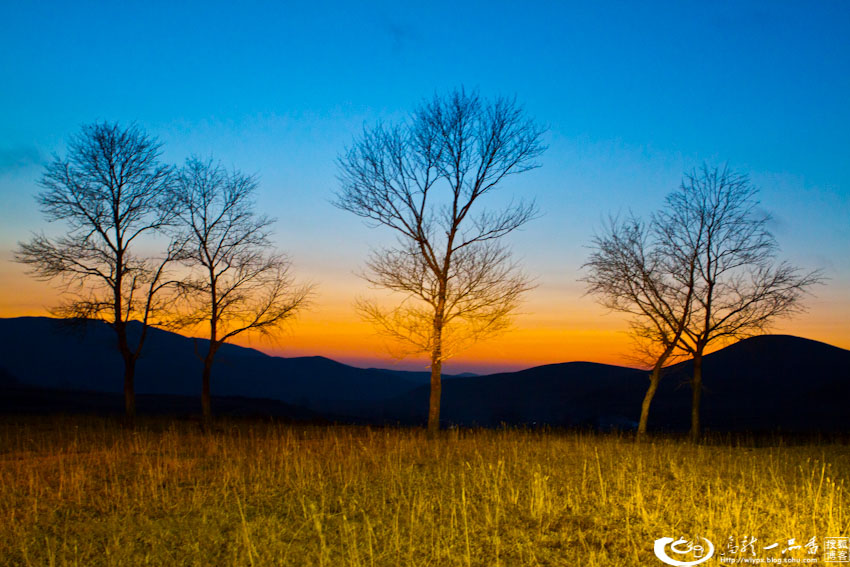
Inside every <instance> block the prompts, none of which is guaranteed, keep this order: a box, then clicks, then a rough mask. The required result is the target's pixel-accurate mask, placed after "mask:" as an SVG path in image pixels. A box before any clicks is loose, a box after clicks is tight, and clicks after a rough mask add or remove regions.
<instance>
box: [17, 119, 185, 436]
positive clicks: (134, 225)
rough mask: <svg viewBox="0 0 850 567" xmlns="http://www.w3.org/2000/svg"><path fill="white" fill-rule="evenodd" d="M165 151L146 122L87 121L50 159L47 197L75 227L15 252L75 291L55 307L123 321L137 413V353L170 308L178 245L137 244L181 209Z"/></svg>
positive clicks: (44, 181) (120, 327) (127, 376)
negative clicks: (164, 296)
mask: <svg viewBox="0 0 850 567" xmlns="http://www.w3.org/2000/svg"><path fill="white" fill-rule="evenodd" d="M159 155H160V144H159V143H158V142H157V141H156V140H155V139H153V138H150V137H149V136H147V135H146V134H145V132H143V131H142V130H141V129H140V128H138V127H136V126H131V127H130V128H126V129H124V128H121V127H120V126H119V125H117V124H110V123H97V124H91V125H87V126H84V127H83V128H82V131H81V132H80V133H79V134H78V135H77V136H75V137H74V138H72V140H71V142H70V143H69V146H68V157H67V158H66V159H61V158H59V157H58V156H57V157H55V158H54V159H53V161H52V162H51V163H50V164H49V165H47V167H46V170H45V173H44V175H43V176H42V178H41V186H42V187H43V188H44V191H43V192H41V193H39V195H38V197H37V199H38V203H39V205H40V206H41V210H42V212H43V214H44V215H45V217H46V218H47V220H48V221H62V222H64V223H65V224H66V225H67V226H68V232H67V233H66V234H65V235H64V236H62V237H58V238H51V237H48V236H45V235H44V234H39V235H34V236H33V237H32V239H31V240H30V241H29V242H27V243H19V246H18V249H17V251H16V254H15V258H16V260H17V261H18V262H21V263H23V264H26V265H27V266H29V268H30V273H31V274H33V275H34V276H35V277H37V278H40V279H44V280H54V279H58V280H60V281H61V282H62V283H63V285H64V289H65V291H66V293H67V294H68V295H69V297H70V298H69V299H68V300H67V301H66V302H65V303H64V304H63V305H61V306H60V307H58V308H56V309H55V310H54V313H55V314H57V315H60V316H63V317H68V318H96V319H102V320H104V321H107V322H108V323H109V324H110V325H111V326H112V328H113V329H114V330H115V333H116V336H117V339H118V341H117V342H118V350H119V352H120V353H121V357H122V359H123V360H124V403H125V409H126V415H127V418H128V420H130V421H132V419H133V418H134V416H135V390H134V376H135V367H136V361H137V360H138V358H139V355H140V354H141V351H142V346H143V345H144V342H145V337H146V333H147V329H148V324H149V322H151V317H153V316H154V315H155V313H156V312H157V309H158V307H160V305H159V304H158V300H157V297H158V293H159V292H160V291H161V290H162V289H163V287H164V286H165V285H167V283H168V282H166V281H164V277H163V275H164V268H165V266H166V264H167V262H168V261H169V260H170V259H171V257H172V256H171V252H173V251H174V249H173V248H170V249H169V253H167V254H165V255H164V257H163V258H159V259H155V258H150V257H145V256H142V255H139V254H137V253H136V250H137V249H138V248H139V247H140V246H139V245H140V244H141V242H142V240H143V239H144V238H145V237H147V236H151V235H153V234H156V233H157V232H159V231H160V230H161V229H163V228H164V227H165V226H166V225H167V224H168V222H169V221H170V218H171V213H170V206H169V199H170V196H171V189H172V181H173V175H172V168H170V167H168V166H166V165H163V164H161V163H160V162H159ZM134 320H138V321H140V322H141V334H140V335H139V337H138V338H137V339H136V340H135V341H134V340H132V339H131V337H129V336H128V324H129V323H130V322H131V321H134Z"/></svg>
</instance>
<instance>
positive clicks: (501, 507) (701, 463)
mask: <svg viewBox="0 0 850 567" xmlns="http://www.w3.org/2000/svg"><path fill="white" fill-rule="evenodd" d="M848 472H850V448H848V447H847V446H846V445H839V444H825V443H824V444H810V445H800V446H788V445H783V444H782V443H779V444H774V445H773V446H767V447H762V448H753V447H751V446H750V447H747V446H742V445H740V444H735V443H732V442H726V443H722V442H715V443H713V444H707V445H690V444H687V443H684V442H679V441H676V440H670V439H661V440H655V441H654V442H650V443H646V444H640V445H636V444H635V443H634V442H633V441H632V440H631V439H630V438H628V437H625V436H617V435H591V434H580V433H561V432H535V431H522V430H518V431H517V430H514V431H450V432H446V433H444V434H443V436H442V437H441V438H440V439H437V440H432V441H429V440H427V439H426V438H425V437H424V434H423V433H422V432H421V431H418V430H405V429H370V428H365V427H328V428H325V427H303V426H302V427H299V426H285V425H274V424H263V423H258V422H253V423H251V422H233V423H229V424H224V425H220V428H219V430H218V431H217V432H215V433H212V434H209V435H204V434H202V433H201V432H200V431H199V430H198V428H197V425H193V424H191V423H188V422H175V423H166V422H156V421H151V422H148V423H146V424H144V425H142V426H141V427H139V428H138V429H137V430H134V431H130V430H124V429H121V428H120V427H118V426H117V425H115V423H114V422H112V421H109V420H105V419H102V420H101V419H72V418H65V419H60V418H45V419H38V420H37V419H34V418H28V419H25V420H20V419H19V420H17V421H16V420H12V419H9V418H7V419H6V420H4V421H3V422H0V563H2V564H3V565H38V566H42V565H80V566H94V565H133V566H135V565H168V566H170V565H198V566H205V567H206V566H216V565H251V566H261V565H262V566H265V565H293V566H304V565H318V566H327V567H331V566H333V567H337V566H369V567H371V566H384V565H393V566H395V565H403V566H427V565H433V566H440V567H442V566H451V565H458V566H471V565H487V566H490V565H492V566H499V565H504V566H522V565H582V566H591V567H592V566H597V565H612V566H620V565H663V564H662V563H661V562H660V561H658V560H657V559H656V558H655V556H654V555H653V553H652V544H653V542H654V540H655V539H656V538H659V537H663V536H670V537H678V536H680V535H689V536H695V535H703V536H705V537H708V538H710V539H712V541H714V542H715V544H716V545H718V547H719V544H722V543H723V541H725V540H726V538H727V537H729V536H733V537H743V536H745V535H755V536H757V537H758V538H759V541H760V542H765V543H766V542H768V541H770V542H773V541H778V542H781V543H783V544H784V543H785V542H786V541H787V539H788V538H792V537H793V538H797V540H798V541H800V540H802V541H803V542H805V541H807V540H808V539H809V538H810V537H812V536H817V537H818V538H819V539H821V538H823V537H827V536H829V537H832V536H839V535H848V533H849V532H850V508H848V487H847V475H848ZM716 561H717V560H716V559H712V560H711V563H709V564H719V563H717V562H716Z"/></svg>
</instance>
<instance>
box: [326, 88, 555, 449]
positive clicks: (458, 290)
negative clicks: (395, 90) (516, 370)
mask: <svg viewBox="0 0 850 567" xmlns="http://www.w3.org/2000/svg"><path fill="white" fill-rule="evenodd" d="M542 132H543V130H542V129H541V128H540V127H539V126H537V125H536V124H535V123H534V122H533V121H532V120H530V119H528V118H527V117H526V116H525V114H524V112H523V110H522V109H521V108H520V107H519V106H518V105H517V104H516V102H515V101H514V100H511V99H506V98H496V99H493V100H482V99H481V98H480V97H479V95H478V94H477V93H467V92H466V91H464V90H463V89H460V90H455V91H453V92H451V93H450V94H448V95H447V96H438V95H435V96H434V97H433V99H431V100H429V101H426V102H424V103H423V104H422V105H421V106H420V107H419V108H417V109H416V110H415V111H414V112H413V114H412V115H411V116H410V118H409V119H408V120H406V121H404V122H402V123H400V124H398V125H395V126H383V125H379V126H376V127H375V128H373V129H371V130H366V131H364V133H363V134H362V136H361V137H360V138H359V139H357V140H356V141H355V143H354V145H353V146H352V147H351V148H349V149H348V151H347V152H346V153H345V154H344V155H343V156H342V157H340V159H339V160H338V164H339V170H340V176H339V177H340V182H341V188H340V189H339V191H338V193H337V195H336V201H335V204H336V205H337V206H338V207H340V208H342V209H344V210H347V211H350V212H352V213H354V214H356V215H358V216H360V217H363V218H364V219H367V220H368V221H370V222H371V223H374V224H375V225H383V226H386V227H388V228H390V229H392V230H393V231H394V233H395V235H396V237H397V244H396V245H395V246H391V247H387V248H383V249H379V250H376V251H374V252H373V253H372V255H371V258H370V259H369V261H368V263H367V273H366V274H365V277H366V279H367V280H368V281H369V282H370V283H372V284H374V285H375V286H377V287H381V288H385V289H388V290H390V291H392V292H396V293H398V294H400V295H401V296H402V298H403V299H402V300H401V302H400V304H398V305H397V306H396V307H394V308H386V307H383V306H382V305H381V303H379V302H377V301H365V300H364V301H361V302H360V303H359V305H358V307H359V309H360V311H361V313H362V314H363V315H365V317H366V318H367V319H369V320H371V321H373V322H374V323H375V324H377V325H378V327H379V329H381V330H383V331H384V332H385V333H387V334H388V335H389V336H391V337H392V338H394V339H397V340H398V341H400V342H401V343H403V344H405V345H406V347H407V349H406V353H408V354H410V353H426V354H428V355H429V356H430V363H431V365H430V366H431V394H430V406H429V412H428V430H429V432H431V433H434V432H436V431H437V430H438V429H439V427H440V397H441V392H442V383H441V374H442V364H443V361H444V360H445V359H446V358H447V357H449V356H451V355H453V354H454V353H456V352H457V351H458V350H459V349H460V348H462V347H463V346H465V345H467V344H469V343H471V342H473V341H475V340H480V339H482V338H484V337H486V336H490V335H492V334H493V333H496V332H499V331H501V330H503V329H504V328H505V326H506V324H507V323H508V320H509V317H510V314H511V313H512V312H513V311H514V309H515V308H516V306H517V304H518V301H519V299H520V296H521V295H522V293H523V292H524V291H526V290H528V289H529V287H530V285H529V280H528V279H527V278H526V277H525V276H524V275H523V274H522V273H521V271H520V270H519V269H518V267H517V266H516V264H515V263H514V262H512V260H511V257H510V253H509V251H508V250H507V248H505V247H504V246H502V245H500V244H499V239H500V238H502V237H503V236H505V235H507V234H508V233H510V232H512V231H514V230H516V229H517V228H519V227H520V226H522V225H523V224H525V223H526V222H528V221H529V220H530V219H532V218H533V217H534V215H535V206H534V204H533V203H530V202H523V201H519V202H515V203H512V204H510V205H508V206H507V207H506V208H504V209H501V210H489V209H485V208H482V200H483V198H484V197H485V196H486V195H488V194H490V193H492V192H493V191H494V190H495V189H496V188H497V187H498V186H499V185H500V183H501V182H502V181H503V180H504V179H505V178H506V177H508V176H510V175H514V174H518V173H522V172H524V171H528V170H530V169H533V168H535V167H537V164H536V163H535V159H536V158H537V157H538V156H540V155H541V153H542V152H543V151H544V149H545V147H544V146H543V145H542V143H541V136H542Z"/></svg>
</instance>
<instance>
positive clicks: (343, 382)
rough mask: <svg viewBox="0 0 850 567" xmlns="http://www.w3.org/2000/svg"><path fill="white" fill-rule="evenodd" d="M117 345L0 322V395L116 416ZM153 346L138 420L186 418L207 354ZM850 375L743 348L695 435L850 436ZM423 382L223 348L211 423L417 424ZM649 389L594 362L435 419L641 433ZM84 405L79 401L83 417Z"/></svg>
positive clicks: (197, 345)
mask: <svg viewBox="0 0 850 567" xmlns="http://www.w3.org/2000/svg"><path fill="white" fill-rule="evenodd" d="M133 330H134V332H138V327H134V328H133ZM114 340H115V339H114V334H113V332H112V330H111V329H110V328H109V327H108V326H106V325H105V324H103V323H99V322H92V321H89V322H84V323H83V324H80V325H78V326H68V325H67V324H64V323H62V322H60V321H57V320H54V319H49V318H43V317H22V318H14V319H0V388H4V389H6V390H7V391H17V392H18V394H17V395H18V396H19V397H20V395H21V394H20V392H21V391H22V389H23V390H26V389H27V388H33V387H36V388H41V389H42V390H41V391H42V393H43V395H42V398H43V399H44V400H45V403H47V402H46V400H47V399H48V398H50V399H53V398H55V397H56V395H52V396H53V397H51V396H49V395H47V392H49V391H54V392H55V391H57V390H66V391H67V390H75V391H78V392H80V391H87V392H99V393H102V394H109V395H112V396H114V397H113V398H108V399H109V400H112V401H109V402H108V403H107V402H106V401H104V400H106V399H107V398H104V397H103V396H101V397H100V398H98V399H99V400H100V401H99V402H97V403H94V402H92V405H91V408H92V411H100V410H101V409H103V408H104V407H106V406H107V405H109V404H112V406H115V405H116V404H118V402H119V401H120V397H118V396H117V394H119V393H120V392H121V391H122V387H123V382H122V368H123V366H122V363H121V360H120V357H119V356H118V353H117V352H116V350H115V346H114ZM148 341H149V342H148V343H147V345H146V348H145V351H144V353H143V356H142V357H141V358H140V360H139V363H138V369H137V378H136V385H137V392H138V394H139V399H140V411H143V410H144V407H145V406H144V403H146V402H143V400H145V399H146V398H145V396H160V397H162V396H166V397H167V396H173V397H174V398H162V399H161V401H160V402H157V404H159V406H158V407H160V409H161V408H162V407H173V408H175V411H177V408H182V409H181V410H180V411H185V410H186V408H187V407H191V406H192V404H194V403H196V401H190V400H197V396H198V395H199V394H198V393H199V389H200V387H199V385H200V371H201V363H200V360H199V359H198V357H197V356H196V349H197V352H199V353H203V352H204V349H205V348H206V341H203V340H198V339H191V338H187V337H184V336H181V335H177V334H174V333H169V332H166V331H162V330H157V329H151V331H150V335H149V339H148ZM848 369H850V351H847V350H844V349H840V348H837V347H834V346H830V345H827V344H825V343H820V342H817V341H812V340H808V339H802V338H799V337H793V336H786V335H765V336H760V337H754V338H750V339H745V340H743V341H740V342H738V343H736V344H733V345H731V346H728V347H726V348H724V349H721V350H719V351H717V352H714V353H712V354H710V355H707V356H706V357H705V359H704V362H703V374H704V385H705V389H704V394H703V412H702V415H703V423H704V424H705V426H706V427H707V428H708V429H714V430H777V429H780V430H791V431H836V430H842V431H846V430H848V429H849V428H848V419H847V416H848V415H850V411H848V410H850V406H849V405H848V404H850V370H848ZM691 370H692V365H691V363H690V362H683V363H680V364H677V365H675V366H672V367H670V368H668V369H666V371H665V376H664V378H663V379H662V382H661V386H660V388H659V391H658V393H657V395H656V398H655V400H654V402H653V406H652V413H651V418H650V427H651V428H653V429H656V430H658V429H662V430H683V429H687V427H688V424H689V416H690V396H691V392H690V387H689V385H688V382H687V381H688V376H689V375H690V372H691ZM427 380H428V374H427V373H426V372H399V371H392V370H384V369H361V368H354V367H351V366H347V365H345V364H341V363H338V362H335V361H333V360H330V359H327V358H323V357H299V358H280V357H273V356H268V355H265V354H263V353H261V352H259V351H256V350H254V349H249V348H244V347H239V346H235V345H225V346H224V347H223V348H222V349H221V351H220V352H219V356H218V357H217V362H216V365H215V367H214V370H213V380H212V392H213V395H214V396H216V401H214V403H215V406H214V409H216V410H217V411H219V413H222V412H225V413H226V412H234V413H239V412H240V411H242V410H240V409H239V408H240V407H242V408H243V409H244V412H248V413H252V414H262V413H264V412H267V413H268V414H269V415H288V416H295V415H298V416H308V417H309V419H314V418H321V416H332V419H343V420H345V419H351V420H354V421H363V420H366V421H369V422H375V423H398V422H400V423H408V424H420V423H423V422H424V421H425V419H426V416H427V404H428V385H427ZM647 384H648V380H647V373H646V372H645V371H642V370H637V369H634V368H626V367H619V366H611V365H605V364H596V363H590V362H568V363H561V364H549V365H545V366H538V367H535V368H529V369H526V370H522V371H519V372H511V373H501V374H491V375H487V376H465V377H454V378H453V379H449V380H446V381H445V382H444V384H443V398H442V418H443V421H444V422H445V423H446V424H447V425H448V424H458V425H469V426H472V425H479V426H488V427H492V426H498V425H500V424H502V423H506V424H525V425H541V424H548V425H554V426H567V427H575V426H579V427H593V428H600V429H608V428H626V429H628V428H631V427H634V425H635V424H636V422H637V419H638V416H639V410H640V404H641V400H642V399H643V395H644V392H645V390H646V386H647ZM75 395H76V394H75ZM28 396H29V397H26V396H24V398H25V399H26V400H29V401H28V402H27V403H29V404H31V405H33V406H37V405H38V400H39V394H32V395H29V394H28ZM85 399H86V398H85V397H82V398H79V399H77V401H78V402H79V403H78V404H77V406H79V405H80V404H82V405H83V406H84V405H85ZM150 399H153V398H150ZM157 399H159V398H157ZM169 400H170V401H169ZM151 403H152V404H153V402H151ZM169 404H171V405H169ZM7 405H8V404H7ZM48 405H49V404H48ZM54 405H55V404H54ZM60 405H61V404H60ZM154 405H156V404H154ZM77 406H75V407H77ZM112 406H110V407H112ZM249 406H250V408H253V409H249ZM28 407H29V406H28ZM51 407H52V406H51ZM118 407H120V405H119V406H118ZM293 408H297V409H293ZM2 409H3V408H2V407H0V411H2ZM48 409H49V408H48ZM244 412H243V413H244Z"/></svg>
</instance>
